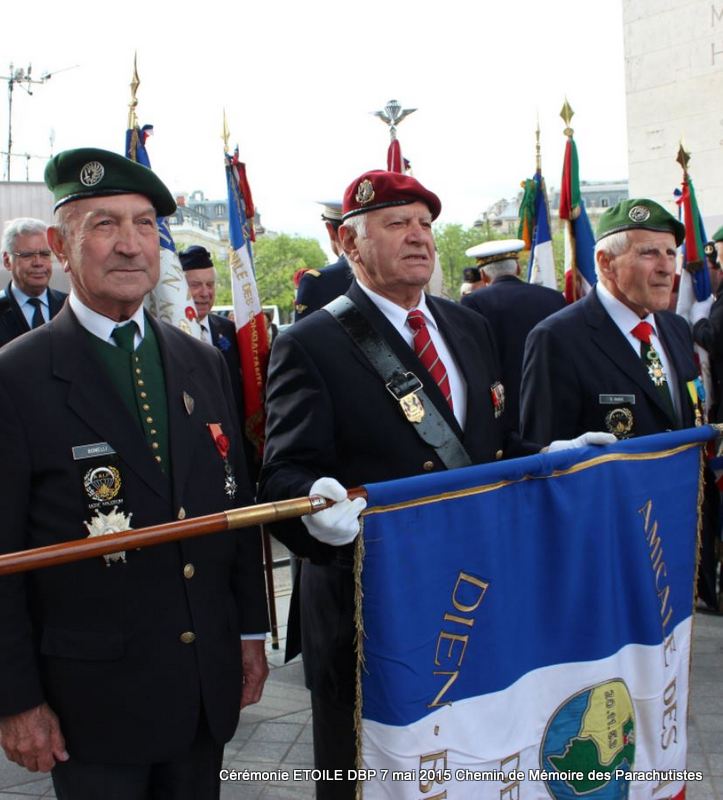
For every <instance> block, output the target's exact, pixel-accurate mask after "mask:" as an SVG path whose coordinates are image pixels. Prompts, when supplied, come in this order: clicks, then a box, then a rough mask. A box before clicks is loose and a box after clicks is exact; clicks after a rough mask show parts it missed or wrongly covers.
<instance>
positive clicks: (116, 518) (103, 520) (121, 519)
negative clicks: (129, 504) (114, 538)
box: [83, 506, 133, 567]
mask: <svg viewBox="0 0 723 800" xmlns="http://www.w3.org/2000/svg"><path fill="white" fill-rule="evenodd" d="M132 516H133V513H130V514H128V516H126V515H125V514H124V513H123V512H122V511H118V506H113V510H112V511H111V512H110V513H108V514H104V513H103V512H102V511H98V512H97V513H96V515H95V516H94V517H93V518H92V519H91V521H90V522H84V523H83V524H84V525H85V527H86V528H87V529H88V538H89V539H90V538H91V537H93V536H107V535H108V534H109V533H118V532H120V531H129V530H130V529H131V517H132ZM103 558H104V559H105V565H106V567H109V566H110V565H111V562H112V561H120V562H122V563H123V564H125V563H126V551H125V550H120V551H119V552H117V553H106V554H105V555H104V556H103Z"/></svg>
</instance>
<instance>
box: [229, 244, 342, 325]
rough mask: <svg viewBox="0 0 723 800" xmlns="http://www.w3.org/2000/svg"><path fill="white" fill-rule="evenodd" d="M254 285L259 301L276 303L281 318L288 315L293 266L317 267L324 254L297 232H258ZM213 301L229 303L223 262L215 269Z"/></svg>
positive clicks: (291, 304) (290, 304)
mask: <svg viewBox="0 0 723 800" xmlns="http://www.w3.org/2000/svg"><path fill="white" fill-rule="evenodd" d="M253 250H254V267H255V269H256V285H257V287H258V290H259V298H260V300H261V304H262V305H277V306H278V307H279V311H280V313H281V315H282V319H288V318H290V315H291V312H292V310H293V307H294V294H295V291H296V289H295V287H294V273H295V272H296V270H297V269H319V268H320V267H323V266H324V264H326V261H327V258H326V255H325V254H324V251H323V250H322V249H321V245H320V244H319V242H317V240H316V239H306V238H303V237H301V236H289V235H287V234H285V233H282V234H279V235H278V236H273V237H272V236H261V237H259V238H258V239H257V240H256V241H255V242H254V245H253ZM217 271H218V273H219V280H218V283H217V290H216V303H218V304H219V305H223V304H229V303H231V302H232V300H231V276H230V274H229V270H228V267H227V266H221V267H219V269H218V270H217Z"/></svg>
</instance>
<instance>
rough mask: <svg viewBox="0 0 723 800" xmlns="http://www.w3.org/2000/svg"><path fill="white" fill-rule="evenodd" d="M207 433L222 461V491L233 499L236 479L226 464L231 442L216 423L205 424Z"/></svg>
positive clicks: (229, 466)
mask: <svg viewBox="0 0 723 800" xmlns="http://www.w3.org/2000/svg"><path fill="white" fill-rule="evenodd" d="M206 425H207V427H208V432H209V433H210V434H211V438H212V439H213V443H214V444H215V445H216V450H218V454H219V455H220V456H221V458H222V459H223V471H224V473H225V477H224V482H223V490H224V492H226V494H227V495H228V497H230V498H231V499H233V498H234V497H236V488H237V486H236V477H235V476H234V474H233V469H232V468H231V465H230V464H229V463H228V451H229V449H230V447H231V442H230V441H229V438H228V436H226V434H225V433H224V432H223V431H222V430H221V425H220V424H219V423H218V422H207V423H206Z"/></svg>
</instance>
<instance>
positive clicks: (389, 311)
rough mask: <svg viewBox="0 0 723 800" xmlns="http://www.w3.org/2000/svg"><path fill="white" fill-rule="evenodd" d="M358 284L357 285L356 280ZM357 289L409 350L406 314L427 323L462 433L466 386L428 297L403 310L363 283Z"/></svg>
mask: <svg viewBox="0 0 723 800" xmlns="http://www.w3.org/2000/svg"><path fill="white" fill-rule="evenodd" d="M357 283H359V282H358V281H357ZM359 288H360V289H361V290H362V291H363V292H364V294H365V295H366V296H367V297H368V298H369V299H370V300H371V301H372V303H374V305H375V306H376V307H377V308H378V309H379V310H380V311H381V312H382V314H384V316H385V317H386V318H387V320H388V321H389V323H390V324H391V325H392V327H393V328H394V329H395V330H396V331H397V333H398V334H399V335H400V336H401V337H402V339H404V341H405V342H406V343H407V344H408V345H409V347H410V348H411V349H412V350H413V349H414V335H413V333H412V329H411V328H410V327H409V325H408V324H407V315H408V314H409V312H410V311H414V310H415V309H416V310H418V311H421V312H422V314H424V319H425V321H426V323H427V330H428V331H429V337H430V339H431V340H432V342H433V343H434V346H435V348H436V349H437V355H438V356H439V358H440V359H441V361H442V363H443V364H444V366H445V368H446V370H447V377H448V378H449V388H450V390H451V392H452V406H453V408H454V416H455V417H456V419H457V422H458V423H459V426H460V428H462V430H464V423H465V420H466V419H467V383H466V381H465V379H464V377H463V375H462V370H461V369H460V368H459V364H458V363H457V361H456V359H455V357H454V356H453V355H452V351H451V350H450V349H449V347H447V343H446V342H445V341H444V337H443V336H442V333H441V331H440V330H439V326H438V325H437V321H436V320H435V319H434V317H433V316H432V312H431V311H430V310H429V306H428V305H427V298H426V295H425V294H424V292H421V296H420V299H419V303H418V305H416V306H415V307H414V308H410V309H406V308H402V306H398V305H397V304H396V303H393V302H392V301H391V300H388V299H387V298H386V297H382V296H381V295H380V294H377V293H376V292H374V291H372V290H371V289H369V288H368V287H367V286H364V285H363V284H362V283H359Z"/></svg>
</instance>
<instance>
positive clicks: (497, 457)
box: [495, 450, 504, 461]
mask: <svg viewBox="0 0 723 800" xmlns="http://www.w3.org/2000/svg"><path fill="white" fill-rule="evenodd" d="M503 455H504V454H503V452H502V451H501V450H498V451H497V452H496V453H495V458H496V459H497V460H498V461H499V460H500V459H501V458H502V456H503Z"/></svg>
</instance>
